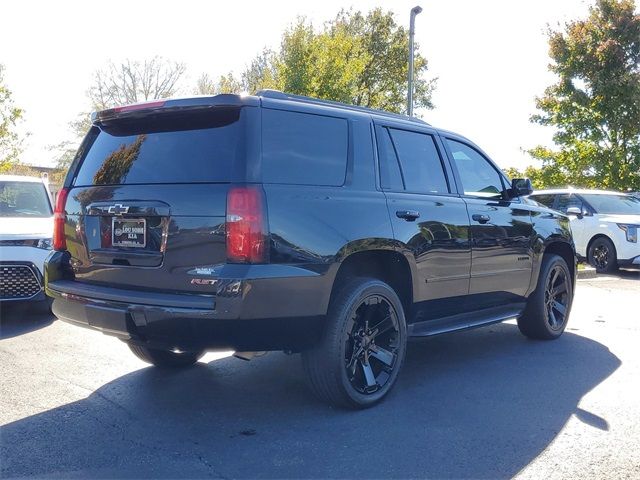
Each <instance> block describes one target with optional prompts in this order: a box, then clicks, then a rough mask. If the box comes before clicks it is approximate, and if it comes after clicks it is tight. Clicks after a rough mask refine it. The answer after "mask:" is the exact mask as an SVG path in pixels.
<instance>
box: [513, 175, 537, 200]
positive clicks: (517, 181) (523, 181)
mask: <svg viewBox="0 0 640 480" xmlns="http://www.w3.org/2000/svg"><path fill="white" fill-rule="evenodd" d="M532 193H533V185H531V180H529V179H528V178H514V179H513V180H512V181H511V198H516V197H524V196H526V195H531V194H532Z"/></svg>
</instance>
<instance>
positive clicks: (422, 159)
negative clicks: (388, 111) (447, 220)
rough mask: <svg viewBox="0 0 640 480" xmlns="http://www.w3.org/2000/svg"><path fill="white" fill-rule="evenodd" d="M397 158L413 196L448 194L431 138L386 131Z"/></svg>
mask: <svg viewBox="0 0 640 480" xmlns="http://www.w3.org/2000/svg"><path fill="white" fill-rule="evenodd" d="M389 133H390V134H391V138H392V139H393V144H394V146H395V150H396V152H397V153H398V157H399V158H400V164H401V166H402V177H403V178H404V183H405V188H406V190H407V191H409V192H415V193H449V187H448V185H447V179H446V177H445V174H444V170H443V167H442V162H441V160H440V155H439V154H438V149H437V148H436V144H435V142H434V140H433V137H432V136H431V135H427V134H423V133H418V132H409V131H406V130H396V129H395V128H391V129H389Z"/></svg>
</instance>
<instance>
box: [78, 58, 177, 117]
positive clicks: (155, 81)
mask: <svg viewBox="0 0 640 480" xmlns="http://www.w3.org/2000/svg"><path fill="white" fill-rule="evenodd" d="M185 71H186V66H185V65H184V63H179V62H173V61H170V60H167V59H164V58H162V57H159V56H155V57H153V58H151V59H148V60H143V61H137V60H133V61H132V60H129V59H127V60H125V61H124V62H122V63H121V64H119V65H116V64H114V63H113V62H110V63H109V64H108V66H107V68H105V69H100V70H97V71H96V72H95V73H94V81H93V85H92V86H91V87H90V88H89V90H88V92H87V95H88V97H89V99H90V100H91V104H92V105H91V106H92V108H93V109H94V110H103V109H105V108H111V107H115V106H117V105H126V104H128V103H138V102H146V101H148V100H154V99H156V98H168V97H171V96H173V95H175V94H176V93H177V91H178V86H179V81H180V79H181V78H182V76H183V75H184V73H185Z"/></svg>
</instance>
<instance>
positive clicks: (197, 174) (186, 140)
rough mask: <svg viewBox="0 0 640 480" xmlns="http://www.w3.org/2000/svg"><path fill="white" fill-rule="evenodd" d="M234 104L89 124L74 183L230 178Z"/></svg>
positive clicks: (237, 135) (235, 147)
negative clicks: (181, 112) (207, 109)
mask: <svg viewBox="0 0 640 480" xmlns="http://www.w3.org/2000/svg"><path fill="white" fill-rule="evenodd" d="M240 118H241V116H240V109H239V108H219V109H216V111H215V112H210V111H203V112H200V113H198V112H190V113H189V114H188V116H187V115H184V114H182V115H178V114H171V113H163V114H160V115H156V116H149V117H142V118H137V119H120V120H115V121H113V122H112V123H110V124H109V125H105V126H100V127H96V126H94V127H92V129H91V131H90V132H89V134H88V135H89V137H88V142H89V143H88V147H87V148H85V152H86V153H85V154H84V158H82V159H81V163H80V168H79V171H78V173H77V176H76V179H75V182H74V184H75V185H76V186H85V185H118V184H125V183H126V184H149V183H151V184H155V183H198V182H200V183H206V182H228V181H230V180H231V172H232V168H233V162H234V161H235V160H236V156H237V155H238V152H239V151H241V149H240V148H239V147H240V146H239V142H240V141H241V132H240V128H241V120H240Z"/></svg>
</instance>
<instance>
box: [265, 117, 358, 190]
mask: <svg viewBox="0 0 640 480" xmlns="http://www.w3.org/2000/svg"><path fill="white" fill-rule="evenodd" d="M347 147H348V127H347V121H346V120H345V119H343V118H335V117H325V116H322V115H310V114H306V113H297V112H288V111H283V110H269V109H263V111H262V180H263V181H264V182H265V183H288V184H298V185H334V186H340V185H342V184H343V183H344V178H345V173H346V170H347Z"/></svg>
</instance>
